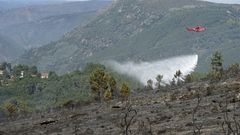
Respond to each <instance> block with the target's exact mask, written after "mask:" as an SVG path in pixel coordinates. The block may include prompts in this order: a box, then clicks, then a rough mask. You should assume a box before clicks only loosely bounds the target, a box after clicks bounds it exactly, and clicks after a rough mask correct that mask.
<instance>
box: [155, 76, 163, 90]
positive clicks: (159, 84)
mask: <svg viewBox="0 0 240 135" xmlns="http://www.w3.org/2000/svg"><path fill="white" fill-rule="evenodd" d="M162 79H163V75H158V76H157V77H156V80H157V83H156V87H157V88H158V89H160V87H161V83H162Z"/></svg>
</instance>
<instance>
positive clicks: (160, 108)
mask: <svg viewBox="0 0 240 135" xmlns="http://www.w3.org/2000/svg"><path fill="white" fill-rule="evenodd" d="M233 80H234V81H233ZM239 87H240V83H239V78H238V79H233V78H231V79H230V80H228V81H226V82H225V83H215V84H209V83H208V82H197V83H192V84H187V85H184V86H182V87H178V88H175V89H168V90H167V91H163V90H160V91H159V92H158V93H155V92H153V91H144V92H139V91H138V92H137V93H135V94H133V95H132V96H131V97H130V99H131V100H130V102H129V103H128V105H126V103H125V102H121V101H119V100H113V101H111V102H107V103H91V104H87V105H84V104H83V105H82V104H81V105H79V106H75V105H71V103H69V104H67V105H66V108H65V109H56V110H51V111H48V112H42V113H34V114H32V115H27V116H23V118H19V117H18V118H17V117H16V118H15V119H14V118H13V119H12V120H7V119H5V120H4V119H3V120H1V122H0V133H1V134H3V135H7V134H12V135H17V134H69V135H72V134H79V135H120V134H125V133H123V132H124V131H125V126H126V124H125V123H124V117H126V119H127V123H129V125H130V126H129V128H128V131H130V130H131V131H132V132H131V133H134V134H137V135H152V134H153V135H169V134H178V135H191V134H194V133H193V132H194V131H195V132H198V130H197V128H199V131H200V132H201V133H202V134H205V135H225V134H226V132H227V133H229V134H231V133H233V132H234V133H239V127H238V126H237V128H236V125H237V124H239V120H240V119H239V112H240V106H239V98H237V97H236V96H237V95H236V93H239ZM198 97H199V98H198ZM198 99H199V100H198ZM198 101H199V102H198ZM128 106H130V107H128ZM194 110H195V113H194ZM135 111H136V112H137V113H136V115H135V113H134V112H135ZM127 112H128V113H127ZM193 114H194V115H193ZM131 118H133V120H132V121H131V122H129V121H130V119H131ZM193 119H194V121H193ZM229 125H230V126H229ZM228 129H229V130H228ZM230 129H232V130H230ZM201 133H200V134H201Z"/></svg>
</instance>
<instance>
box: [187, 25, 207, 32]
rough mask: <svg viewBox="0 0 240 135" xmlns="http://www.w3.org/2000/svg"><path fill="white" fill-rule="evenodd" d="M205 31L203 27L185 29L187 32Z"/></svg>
mask: <svg viewBox="0 0 240 135" xmlns="http://www.w3.org/2000/svg"><path fill="white" fill-rule="evenodd" d="M205 30H206V28H205V27H203V26H197V27H191V28H187V31H189V32H203V31H205Z"/></svg>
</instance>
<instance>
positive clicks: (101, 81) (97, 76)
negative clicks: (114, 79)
mask: <svg viewBox="0 0 240 135" xmlns="http://www.w3.org/2000/svg"><path fill="white" fill-rule="evenodd" d="M108 78H109V77H108V75H107V74H106V73H105V71H104V70H103V69H100V68H98V69H96V70H95V71H93V73H92V74H91V75H90V86H91V89H92V91H93V93H94V94H95V98H97V99H98V100H102V97H103V94H104V93H105V91H106V90H107V89H108Z"/></svg>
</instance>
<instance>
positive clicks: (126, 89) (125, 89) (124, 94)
mask: <svg viewBox="0 0 240 135" xmlns="http://www.w3.org/2000/svg"><path fill="white" fill-rule="evenodd" d="M129 95H130V88H129V86H128V85H127V84H126V83H123V84H122V86H121V89H120V96H121V97H122V98H123V99H127V98H128V97H129Z"/></svg>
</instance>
